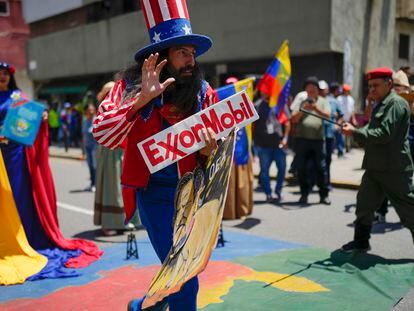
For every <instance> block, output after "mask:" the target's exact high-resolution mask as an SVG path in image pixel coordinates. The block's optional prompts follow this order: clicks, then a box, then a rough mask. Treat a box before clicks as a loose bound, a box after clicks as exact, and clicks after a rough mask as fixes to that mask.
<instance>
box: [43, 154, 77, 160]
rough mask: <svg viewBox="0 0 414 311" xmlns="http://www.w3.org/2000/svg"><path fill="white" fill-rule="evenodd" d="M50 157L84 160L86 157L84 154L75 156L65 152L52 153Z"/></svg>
mask: <svg viewBox="0 0 414 311" xmlns="http://www.w3.org/2000/svg"><path fill="white" fill-rule="evenodd" d="M49 157H50V158H58V159H68V160H77V161H84V160H85V158H84V157H83V156H74V155H65V154H50V153H49Z"/></svg>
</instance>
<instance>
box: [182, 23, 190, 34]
mask: <svg viewBox="0 0 414 311" xmlns="http://www.w3.org/2000/svg"><path fill="white" fill-rule="evenodd" d="M183 30H184V32H185V34H186V35H190V34H191V28H190V27H188V26H187V25H184V27H183Z"/></svg>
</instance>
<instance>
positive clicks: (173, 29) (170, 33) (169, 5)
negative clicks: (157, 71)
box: [135, 0, 212, 60]
mask: <svg viewBox="0 0 414 311" xmlns="http://www.w3.org/2000/svg"><path fill="white" fill-rule="evenodd" d="M140 1H141V9H142V12H143V14H144V18H145V22H146V25H147V29H148V32H149V37H150V41H151V44H150V45H149V46H146V47H144V48H142V49H140V50H139V51H138V52H137V53H136V54H135V59H136V60H138V59H139V58H141V57H145V56H148V55H149V54H151V53H155V52H159V51H161V50H163V49H166V48H169V47H171V46H176V45H193V46H195V48H196V56H199V55H201V54H203V53H205V52H206V51H207V50H208V49H209V48H210V47H211V45H212V42H211V39H210V38H209V37H207V36H202V35H197V34H193V33H192V29H191V24H190V17H189V15H188V10H187V4H186V2H185V0H140Z"/></svg>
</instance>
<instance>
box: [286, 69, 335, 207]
mask: <svg viewBox="0 0 414 311" xmlns="http://www.w3.org/2000/svg"><path fill="white" fill-rule="evenodd" d="M304 90H305V91H306V94H307V98H306V99H305V100H303V101H302V102H301V103H299V101H298V102H296V103H293V104H292V120H291V121H292V123H294V124H295V149H296V150H295V151H296V165H297V170H298V179H299V186H300V193H301V197H300V199H299V203H300V204H302V205H306V204H308V196H309V193H310V184H311V180H310V177H309V174H308V171H309V169H308V167H309V162H310V161H313V162H314V165H315V168H316V174H317V184H318V187H319V197H320V203H322V204H327V205H329V204H331V201H330V199H329V189H328V181H327V174H326V156H325V151H324V149H325V148H324V144H325V141H324V139H325V132H324V126H323V120H322V119H320V118H318V117H316V116H312V115H310V114H307V113H305V112H303V111H301V110H305V111H309V112H311V113H313V114H317V115H320V116H322V117H325V118H329V117H330V116H331V110H330V106H329V102H328V100H327V99H325V98H323V97H322V96H319V80H318V79H317V78H316V77H309V78H307V79H306V82H305V84H304Z"/></svg>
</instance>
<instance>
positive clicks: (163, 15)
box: [93, 0, 217, 311]
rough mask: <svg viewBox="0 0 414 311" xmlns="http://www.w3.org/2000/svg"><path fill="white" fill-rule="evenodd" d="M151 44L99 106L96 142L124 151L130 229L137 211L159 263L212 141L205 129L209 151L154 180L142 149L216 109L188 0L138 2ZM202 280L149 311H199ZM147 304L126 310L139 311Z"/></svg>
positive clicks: (203, 40)
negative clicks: (183, 191) (181, 199)
mask: <svg viewBox="0 0 414 311" xmlns="http://www.w3.org/2000/svg"><path fill="white" fill-rule="evenodd" d="M141 7H142V12H143V14H144V17H145V21H146V24H147V28H148V30H149V36H150V40H151V44H150V45H148V46H146V47H144V48H142V49H140V50H138V52H137V53H136V54H135V60H136V65H134V66H132V67H131V68H128V69H126V70H125V71H123V72H122V73H121V77H122V78H121V79H120V80H119V81H118V82H117V83H116V84H115V86H114V87H113V88H112V90H111V91H110V93H109V94H108V95H107V97H106V98H105V100H104V101H103V102H102V103H101V105H100V107H99V111H98V116H97V118H96V119H95V121H94V129H93V134H94V136H95V138H96V140H97V141H98V142H99V143H100V144H101V145H104V146H106V147H109V148H116V147H118V146H121V147H123V148H124V149H125V155H124V160H123V170H122V176H121V183H122V186H123V198H124V205H125V212H126V217H127V219H126V221H129V219H130V218H131V217H132V216H133V214H134V212H135V209H136V207H138V211H139V215H140V218H141V220H142V223H143V225H144V226H145V228H146V229H147V231H148V235H149V238H150V240H151V244H152V246H153V247H154V249H155V251H156V253H157V255H158V257H159V259H160V261H161V262H163V261H164V259H165V258H166V256H167V255H168V252H169V250H170V248H171V245H172V238H173V226H172V223H173V217H174V195H175V190H176V187H177V183H178V180H179V178H180V177H181V176H182V175H183V174H185V173H186V172H191V171H193V170H194V169H195V167H196V166H197V165H199V164H202V163H203V161H205V159H206V157H207V156H208V155H210V154H211V153H212V152H213V151H214V150H215V149H216V148H217V143H216V139H215V133H214V132H213V131H212V130H211V129H207V130H206V129H203V130H202V136H203V139H204V141H205V147H204V148H203V149H201V150H200V151H198V152H195V153H192V154H190V155H188V156H186V157H184V158H182V159H181V160H179V161H178V162H176V163H174V164H171V165H169V166H167V167H165V168H164V169H162V170H159V171H157V172H155V173H153V174H150V171H149V170H148V168H147V166H146V164H145V161H144V159H143V156H142V155H141V153H140V152H139V149H138V148H137V143H139V142H141V141H143V140H145V139H146V138H148V137H151V136H152V135H154V134H156V133H159V132H160V131H162V130H163V129H166V128H168V127H170V126H171V125H174V124H176V123H177V122H179V121H181V120H183V119H185V118H187V117H189V116H191V115H193V114H195V113H197V112H199V111H200V110H202V109H205V108H207V107H209V106H210V105H212V104H214V103H215V102H216V101H217V100H216V96H215V94H214V91H213V90H212V88H211V87H210V86H209V84H208V83H207V82H206V81H205V80H204V79H203V75H202V73H201V71H200V68H199V65H198V63H197V61H196V57H197V56H200V55H202V54H203V53H205V52H207V50H208V49H209V48H210V47H211V45H212V41H211V39H210V38H208V37H206V36H202V35H196V34H193V33H192V30H191V25H190V21H189V16H188V11H187V6H186V2H185V1H184V0H141ZM197 292H198V279H197V277H194V278H192V279H191V280H190V281H188V282H187V283H185V284H184V285H183V287H182V288H181V290H180V291H179V292H177V293H176V294H173V295H170V296H169V297H168V298H167V299H165V300H163V301H162V302H161V303H160V305H157V306H155V307H153V308H152V309H157V308H158V309H164V308H166V306H167V304H168V306H169V310H171V311H176V310H179V311H185V310H196V301H197ZM142 301H143V298H141V299H135V300H132V301H130V303H129V304H128V310H141V308H142V307H141V305H142Z"/></svg>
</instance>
